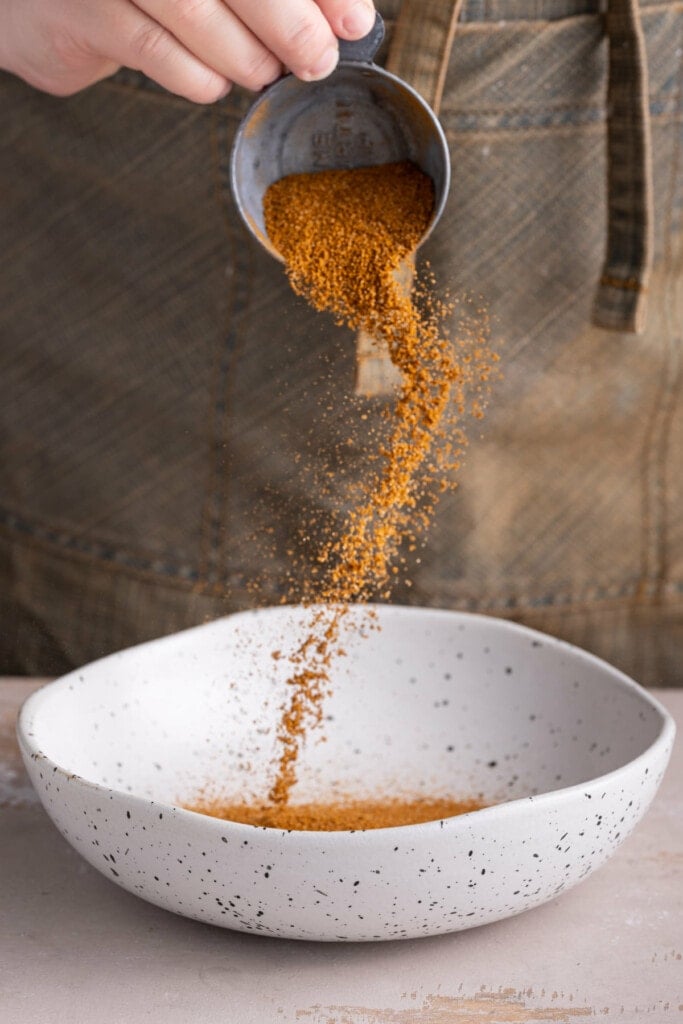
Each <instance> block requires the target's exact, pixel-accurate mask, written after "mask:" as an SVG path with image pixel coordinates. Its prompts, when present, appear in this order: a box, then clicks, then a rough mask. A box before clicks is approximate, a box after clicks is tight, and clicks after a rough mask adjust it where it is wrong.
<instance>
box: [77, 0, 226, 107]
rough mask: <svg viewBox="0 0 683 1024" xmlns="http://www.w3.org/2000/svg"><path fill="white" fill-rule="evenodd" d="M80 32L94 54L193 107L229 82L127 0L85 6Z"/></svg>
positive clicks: (219, 93)
mask: <svg viewBox="0 0 683 1024" xmlns="http://www.w3.org/2000/svg"><path fill="white" fill-rule="evenodd" d="M82 7H83V15H82V19H83V20H82V23H81V25H80V28H79V31H80V33H81V35H84V36H85V38H86V39H87V45H88V46H90V47H91V48H92V50H93V51H95V52H96V53H99V54H101V55H102V56H106V57H108V58H109V59H110V60H114V61H116V62H117V63H118V64H121V65H123V66H124V67H129V68H134V69H135V70H137V71H142V72H143V74H145V75H147V77H148V78H152V79H153V80H154V81H155V82H158V83H159V85H162V86H163V87H164V88H165V89H168V90H169V91H170V92H174V93H176V94H177V95H179V96H184V97H185V98H186V99H189V100H192V101H194V102H195V103H213V102H215V100H217V99H220V98H221V97H223V96H225V95H226V94H227V92H228V91H229V89H230V85H231V82H230V81H229V80H228V78H227V77H226V76H225V75H223V74H221V73H220V72H219V71H217V70H215V69H214V68H212V67H209V66H208V65H207V64H206V63H204V61H202V60H201V59H200V58H199V57H197V56H196V55H195V54H193V53H191V52H190V50H188V49H187V48H186V47H185V46H184V45H183V44H182V43H181V42H180V41H179V40H178V39H176V37H175V36H174V35H173V33H171V32H169V30H168V29H167V28H166V27H165V26H164V25H161V24H160V23H159V22H158V21H156V20H155V19H154V18H152V17H150V16H149V15H148V14H146V13H145V12H144V11H143V10H141V9H140V8H139V7H137V6H135V5H134V4H132V3H129V0H108V2H107V4H106V5H105V4H102V5H101V6H100V5H97V4H96V5H90V4H87V5H86V4H84V5H82Z"/></svg>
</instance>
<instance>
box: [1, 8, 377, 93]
mask: <svg viewBox="0 0 683 1024" xmlns="http://www.w3.org/2000/svg"><path fill="white" fill-rule="evenodd" d="M373 22H374V8H373V4H372V0H135V2H133V0H0V68H3V69H4V70H6V71H11V72H13V73H14V74H16V75H19V76H20V77H21V78H23V79H24V80H25V81H26V82H28V83H29V84H30V85H33V86H35V87H36V88H38V89H42V90H44V91H45V92H49V93H52V94H53V95H55V96H69V95H71V94H73V93H75V92H78V91H79V90H80V89H84V88H86V86H88V85H92V84H93V83H94V82H98V81H99V80H100V79H102V78H107V77H108V76H109V75H112V74H114V72H115V71H117V70H118V69H119V68H120V67H121V66H125V67H129V68H135V69H136V70H139V71H142V72H144V74H146V75H147V76H148V77H149V78H153V79H154V81H155V82H158V83H159V85H162V86H164V88H166V89H169V90H170V91H171V92H174V93H177V94H178V95H180V96H185V97H186V98H187V99H189V100H194V102H196V103H213V102H214V101H215V100H217V99H221V98H222V97H223V96H225V95H226V94H227V93H228V92H229V90H230V87H231V85H232V83H233V82H236V83H237V84H238V85H242V86H245V88H247V89H254V90H257V89H262V88H263V87H264V86H265V85H268V83H269V82H272V81H274V80H275V79H276V78H278V77H279V75H281V74H282V71H283V68H287V69H289V70H290V71H293V72H294V74H295V75H298V77H299V78H302V79H304V80H307V81H312V80H315V79H319V78H325V77H326V76H327V75H328V74H330V72H331V71H333V70H334V67H335V66H336V63H337V59H338V49H337V38H341V39H360V38H361V37H362V36H364V35H366V34H367V33H368V32H369V31H370V29H371V28H372V25H373Z"/></svg>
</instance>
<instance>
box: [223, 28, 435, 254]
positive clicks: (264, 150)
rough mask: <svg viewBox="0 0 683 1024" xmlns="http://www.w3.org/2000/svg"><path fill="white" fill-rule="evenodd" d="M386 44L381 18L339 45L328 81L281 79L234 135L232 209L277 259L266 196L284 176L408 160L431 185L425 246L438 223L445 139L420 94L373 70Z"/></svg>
mask: <svg viewBox="0 0 683 1024" xmlns="http://www.w3.org/2000/svg"><path fill="white" fill-rule="evenodd" d="M383 38H384V22H383V21H382V18H381V17H380V15H379V14H378V15H377V17H376V20H375V25H374V28H373V29H372V31H371V32H370V33H369V34H368V35H367V36H365V37H364V38H363V39H360V40H357V41H355V42H347V41H345V40H341V41H340V43H339V64H338V65H337V68H336V69H335V70H334V71H333V72H332V74H331V75H330V76H329V77H328V78H326V79H324V80H323V81H321V82H302V81H300V80H299V79H298V78H296V77H295V76H294V75H285V76H284V77H283V78H280V79H278V81H277V82H274V83H273V85H271V86H269V87H268V88H267V89H265V90H264V92H263V93H261V95H260V96H259V97H258V99H257V100H256V102H255V103H254V104H253V106H252V107H251V108H250V110H249V111H248V112H247V114H246V116H245V117H244V120H243V121H242V123H241V125H240V127H239V129H238V131H237V135H236V137H235V142H234V145H233V149H232V154H231V161H230V183H231V186H232V192H233V196H234V198H235V203H236V205H237V208H238V210H239V212H240V214H241V215H242V218H243V220H244V222H245V224H246V225H247V227H248V228H249V230H250V231H251V233H252V234H253V235H254V237H255V238H257V239H258V241H259V242H260V243H261V244H262V245H263V246H264V247H265V248H266V249H267V250H268V252H270V253H271V254H272V255H273V256H275V258H276V259H279V260H281V259H282V257H281V256H280V254H279V253H278V252H277V250H276V249H275V248H274V247H273V244H272V243H271V241H270V239H269V238H268V235H267V233H266V228H265V223H264V215H263V196H264V193H265V192H266V189H267V188H268V186H269V185H272V184H273V182H275V181H279V180H280V178H284V177H285V176H286V175H288V174H302V173H309V172H311V171H326V170H333V169H339V168H352V167H368V166H371V165H375V164H386V163H394V162H395V161H400V160H412V161H413V163H415V164H416V165H417V166H418V167H419V168H420V169H421V170H422V171H424V172H425V174H428V175H429V177H430V178H431V179H432V181H433V183H434V209H433V212H432V216H431V220H430V222H429V224H428V225H427V228H426V229H425V232H424V235H423V237H422V241H424V240H425V238H427V236H428V235H429V234H430V233H431V231H432V229H433V227H434V225H435V224H436V222H437V221H438V219H439V217H440V216H441V213H442V211H443V208H444V206H445V204H446V199H447V197H448V189H449V186H450V176H451V165H450V157H449V153H448V144H447V142H446V137H445V135H444V133H443V129H442V127H441V125H440V124H439V121H438V119H437V117H436V115H435V113H434V111H433V110H432V109H431V107H430V106H429V104H428V103H427V102H426V101H425V100H424V99H423V98H422V97H421V96H420V94H419V93H418V92H416V91H415V89H413V88H412V87H411V86H410V85H408V83H407V82H404V81H403V79H401V78H398V76H397V75H392V74H391V73H390V72H389V71H385V70H384V69H383V68H380V67H378V66H377V65H376V64H374V63H373V57H374V56H375V53H376V52H377V49H378V47H379V45H380V43H381V42H382V40H383Z"/></svg>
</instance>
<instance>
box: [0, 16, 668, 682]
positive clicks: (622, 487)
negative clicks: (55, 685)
mask: <svg viewBox="0 0 683 1024" xmlns="http://www.w3.org/2000/svg"><path fill="white" fill-rule="evenodd" d="M383 10H384V13H385V15H386V18H387V23H388V38H387V44H386V46H385V49H384V51H383V56H382V60H386V61H388V63H389V66H390V67H391V68H392V69H393V70H395V71H397V72H398V73H399V74H402V75H403V76H404V77H405V78H407V79H409V80H410V81H412V82H413V83H414V84H415V85H416V86H417V87H418V88H419V89H420V90H421V91H422V92H423V93H424V94H425V95H426V96H427V98H428V99H430V100H431V101H432V102H433V103H434V104H435V106H438V107H439V110H440V116H441V119H442V122H443V124H444V127H445V130H446V134H447V137H448V140H449V143H450V146H451V152H452V161H453V187H452V190H451V194H450V198H449V202H448V206H447V209H446V212H445V214H444V217H443V219H442V221H441V222H440V224H439V227H438V229H437V230H436V231H435V232H434V234H433V236H432V237H431V239H430V240H429V242H428V243H427V245H426V246H425V247H424V253H422V251H421V253H420V258H422V255H424V256H425V257H426V258H428V259H429V261H430V263H431V265H432V267H433V270H434V272H435V275H436V277H437V280H438V281H441V282H443V283H444V284H445V285H446V286H447V287H448V289H449V290H450V291H451V292H452V293H456V294H457V293H460V292H462V293H468V294H473V295H475V296H477V297H481V301H482V302H483V303H484V304H486V305H487V307H488V308H489V310H490V313H491V317H492V324H493V335H494V342H495V343H496V345H498V346H499V348H500V352H501V357H502V358H501V367H502V373H503V377H502V380H501V381H500V382H499V383H498V384H497V385H496V387H495V390H494V394H493V396H492V399H491V402H490V408H489V412H488V414H487V416H486V418H485V420H484V421H483V422H482V423H481V425H479V424H477V427H476V430H473V431H472V435H471V440H470V444H469V448H468V452H467V456H466V460H465V465H464V466H463V468H462V471H461V474H460V485H459V487H458V488H457V489H456V490H455V491H453V492H452V493H447V494H446V495H445V496H444V497H443V499H442V501H441V502H440V504H439V506H438V512H437V514H436V516H435V519H434V523H433V526H432V529H431V532H430V534H429V536H428V538H427V543H426V545H425V547H424V549H423V550H422V551H421V552H420V555H421V562H420V564H419V565H415V566H414V567H412V568H411V573H410V575H411V578H412V583H413V585H412V588H411V589H403V588H402V587H401V586H400V585H399V586H398V587H397V588H396V590H395V593H394V595H393V598H392V599H393V600H394V601H396V602H404V603H415V604H420V605H436V606H444V607H451V608H460V609H467V610H472V611H478V612H483V613H490V614H495V615H501V616H505V617H509V618H511V619H514V620H516V621H520V622H525V623H528V624H530V625H531V626H535V627H537V628H539V629H542V630H546V631H548V632H550V633H553V634H555V635H557V636H561V637H564V638H566V639H568V640H570V641H573V642H575V643H578V644H580V645H581V646H584V647H586V648H588V649H590V650H592V651H594V652H595V653H597V654H598V655H600V656H602V657H605V658H607V659H608V660H610V661H612V662H614V663H615V664H616V665H618V666H620V667H621V668H623V669H624V670H626V671H627V672H630V673H632V674H633V675H634V676H635V677H636V678H637V679H639V680H640V681H642V682H644V683H646V684H651V685H676V684H678V685H681V683H683V669H682V667H681V656H680V651H681V649H682V647H683V517H682V516H681V514H680V509H681V507H682V506H683V494H682V493H681V492H682V491H683V473H682V472H681V469H682V468H683V466H682V456H683V404H682V403H681V401H680V395H681V383H682V376H681V335H682V333H683V308H682V307H683V275H682V273H681V256H682V247H681V238H682V235H681V217H682V213H683V162H682V161H681V142H682V121H683V93H682V87H683V10H681V8H680V6H679V5H678V4H676V3H671V2H664V3H659V2H658V3H649V2H644V3H642V4H641V5H640V6H638V5H637V4H636V3H635V0H609V3H608V4H607V7H606V9H604V10H603V8H602V7H601V6H600V5H599V3H598V0H462V2H460V0H458V2H453V0H448V2H446V0H441V2H440V0H431V2H426V0H420V2H418V0H405V2H404V3H399V2H398V0H390V2H388V3H386V4H384V5H383ZM250 102H251V97H249V96H248V95H247V94H246V93H244V92H241V91H240V90H234V91H233V93H232V94H230V95H229V96H228V97H227V98H226V99H225V100H222V101H221V102H219V103H218V104H216V105H215V106H214V107H211V108H204V107H198V106H194V105H192V104H190V103H188V102H185V101H184V100H182V99H178V98H177V97H174V96H172V95H170V94H168V93H166V92H165V91H163V90H162V89H160V88H158V87H157V86H156V85H154V84H153V83H151V82H150V81H148V80H146V79H145V78H144V77H143V76H141V75H139V74H137V73H134V72H131V71H126V70H124V71H121V72H119V73H118V74H117V75H115V76H114V77H113V78H111V79H109V80H107V81H105V82H102V83H100V84H98V85H96V86H94V87H92V88H90V89H88V90H86V91H84V92H82V93H80V94H78V95H77V96H74V97H72V98H70V99H66V100H64V99H56V98H53V97H50V96H46V95H43V94H41V93H39V92H37V91H35V90H33V89H31V88H30V87H28V86H27V85H25V84H24V83H23V82H21V81H19V80H18V79H16V78H14V77H12V76H10V75H3V76H0V260H1V261H2V273H1V274H0V296H1V301H0V467H1V469H2V474H1V477H0V672H17V673H23V672H29V673H57V672H61V671H64V670H66V669H68V668H70V667H72V666H74V665H78V664H80V663H83V662H85V661H88V660H90V659H92V658H95V657H98V656H100V655H103V654H106V653H107V652H109V651H112V650H115V649H117V648H120V647H123V646H127V645H130V644H133V643H136V642H139V641H142V640H145V639H147V638H150V637H154V636H159V635H162V634H166V633H169V632H171V631H174V630H177V629H180V628H183V627H186V626H190V625H192V624H194V623H198V622H202V621H204V620H206V619H210V618H213V617H215V616H218V615H221V614H224V613H227V612H230V611H232V610H236V609H242V608H245V607H251V606H253V605H254V604H257V603H275V602H279V601H280V600H281V598H282V596H283V594H286V593H287V592H288V586H289V584H288V578H289V576H290V574H291V572H292V566H293V565H294V564H295V563H296V559H297V556H301V555H303V556H304V558H305V557H306V556H307V554H308V555H310V551H309V552H307V551H306V549H305V545H304V548H303V549H300V547H299V545H300V543H301V542H300V541H299V540H297V537H298V536H299V532H300V531H299V528H300V527H301V526H302V525H304V526H305V525H306V524H307V523H309V522H311V523H320V522H321V521H322V522H325V517H326V516H327V517H330V520H332V519H333V518H334V516H335V515H337V514H338V512H339V507H340V503H341V504H342V505H343V502H344V500H345V495H346V494H347V489H348V487H349V485H350V484H352V483H353V481H354V480H355V479H358V478H359V477H361V476H362V475H363V473H364V472H366V471H367V460H366V456H365V452H366V447H367V446H366V437H365V433H366V431H367V429H368V424H369V425H370V426H372V425H373V424H375V423H377V424H379V423H380V422H381V421H382V409H383V408H384V406H385V403H386V401H387V398H386V395H385V394H384V392H385V391H386V386H387V384H388V379H387V375H386V364H385V362H384V361H383V360H382V357H381V354H379V355H378V354H377V353H375V354H374V355H373V356H372V358H371V359H370V360H368V347H367V340H365V341H364V340H363V339H354V338H353V337H352V336H351V334H350V333H349V332H347V331H345V330H343V329H342V328H339V327H337V326H335V325H334V324H333V323H332V322H331V321H330V320H328V319H327V318H326V317H323V316H321V315H319V314H316V313H314V312H313V311H311V310H310V309H308V308H307V306H306V305H305V303H303V302H302V301H301V300H300V299H297V298H296V297H295V296H294V295H293V294H292V292H291V290H290V288H289V286H288V284H287V282H286V280H285V277H284V274H283V272H282V269H281V267H280V266H279V265H278V264H277V263H276V262H275V261H274V260H273V259H272V258H271V257H270V256H269V255H267V254H266V253H265V252H264V251H263V250H262V249H261V248H260V247H259V246H258V245H257V244H256V243H255V242H253V241H252V239H251V238H250V237H249V236H248V234H247V233H246V231H245V230H244V228H243V227H242V225H241V223H240V221H239V220H238V218H237V216H236V214H235V211H234V208H233V204H232V200H231V197H230V191H229V180H228V161H229V153H230V147H231V143H232V140H233V137H234V134H235V131H236V128H237V125H238V123H239V120H240V118H241V117H242V115H243V114H244V112H245V110H246V109H247V107H248V105H249V103H250ZM357 355H358V358H357ZM370 364H371V365H370ZM340 437H344V438H345V439H346V440H347V442H348V443H345V444H344V445H343V446H340V445H339V443H338V442H339V438H340ZM321 480H324V481H325V486H324V487H323V486H321Z"/></svg>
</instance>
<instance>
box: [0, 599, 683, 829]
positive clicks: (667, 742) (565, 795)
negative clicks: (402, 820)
mask: <svg viewBox="0 0 683 1024" xmlns="http://www.w3.org/2000/svg"><path fill="white" fill-rule="evenodd" d="M321 607H325V606H321V605H291V604H290V605H269V606H266V607H262V608H254V609H247V610H245V611H240V612H234V613H232V614H228V615H224V616H221V617H219V618H217V619H213V620H211V621H210V622H205V623H201V624H199V625H197V626H190V627H189V628H188V629H184V630H179V631H177V632H175V633H170V634H167V635H166V636H161V637H156V638H155V639H153V640H147V641H144V642H143V643H140V644H135V645H133V646H131V647H127V648H122V649H121V650H119V651H115V652H113V653H112V654H108V655H105V656H104V657H102V658H97V659H96V660H94V661H91V662H88V663H87V664H86V665H82V666H80V668H77V669H74V670H72V671H71V672H68V673H66V674H65V675H63V676H60V677H59V678H57V679H54V680H52V681H51V682H49V683H46V684H45V685H44V686H41V687H40V688H39V689H38V690H35V691H34V692H33V693H32V694H30V695H29V696H28V697H27V698H26V699H25V700H24V701H23V703H22V705H21V707H20V708H19V712H18V715H17V722H16V735H17V740H18V743H19V747H20V750H21V752H22V755H23V756H24V757H25V758H27V759H30V760H32V761H35V762H38V761H39V760H40V761H43V762H45V763H46V765H47V766H48V768H49V769H51V771H52V773H53V774H58V775H60V776H61V777H62V778H63V779H64V780H65V781H68V782H72V783H73V782H75V783H77V784H79V785H82V786H84V787H86V788H90V789H93V790H95V791H97V792H100V793H108V794H112V795H117V796H120V797H122V798H123V799H125V800H126V801H128V802H132V803H133V804H136V803H137V804H139V805H143V806H146V807H150V806H153V807H155V808H161V809H162V811H163V810H165V811H168V812H169V813H170V814H173V815H180V816H181V819H182V818H183V817H186V816H187V817H188V818H189V819H190V820H192V819H195V820H196V819H201V820H202V821H203V822H204V823H205V827H208V828H209V829H212V828H213V829H214V830H215V831H216V832H225V831H226V830H227V831H228V832H230V831H232V830H234V829H236V830H238V831H237V832H236V838H237V837H240V838H241V837H244V836H245V835H247V834H248V835H251V836H254V833H255V832H262V833H267V834H270V835H271V836H275V835H279V836H281V837H285V836H286V837H288V838H289V837H294V838H295V840H296V841H301V842H303V843H309V842H316V843H320V842H321V840H322V839H323V838H324V839H325V840H326V841H328V842H329V838H328V837H333V841H334V842H337V843H338V842H340V841H347V842H348V841H352V842H353V841H356V842H357V841H358V837H365V839H366V841H367V839H368V838H369V837H372V836H373V835H375V834H376V835H378V836H379V837H384V838H387V837H389V838H391V837H392V836H393V835H395V836H396V837H398V836H402V835H405V834H406V833H405V830H406V829H410V830H411V832H412V834H415V830H416V829H418V830H420V832H423V833H425V832H430V831H441V830H443V829H444V828H445V827H446V826H448V827H449V829H452V827H453V823H457V822H461V821H462V822H466V823H467V822H469V821H471V818H472V815H477V816H478V818H477V820H479V817H480V816H481V815H485V817H486V819H488V818H490V817H491V816H492V815H495V816H501V815H502V816H503V817H508V816H509V815H510V814H518V813H520V808H523V807H528V806H529V804H534V805H538V804H540V805H541V806H543V805H544V804H547V803H549V802H551V801H552V802H555V803H557V801H561V802H565V801H567V800H570V799H574V798H575V797H576V796H577V795H578V794H579V793H582V792H583V793H585V791H586V789H587V788H588V787H591V788H592V787H596V788H599V785H600V784H609V783H610V782H612V781H613V780H614V779H615V778H617V777H618V776H619V775H621V774H623V773H624V772H625V771H626V770H627V769H628V770H637V768H638V766H639V765H640V764H642V763H644V762H645V761H646V760H650V759H651V758H653V757H656V756H657V755H659V754H663V755H664V756H665V762H664V769H666V765H667V763H668V759H669V756H670V753H671V748H672V746H673V740H674V738H675V736H676V723H675V720H674V718H673V716H672V715H671V713H670V712H669V711H668V710H667V708H665V707H664V705H663V704H662V703H661V702H660V701H659V700H657V698H656V697H654V696H653V695H652V694H651V693H650V692H649V691H648V690H647V689H646V688H645V687H644V686H642V685H641V684H640V683H637V682H636V681H635V680H634V679H632V678H631V677H630V676H628V675H626V673H624V672H622V671H621V670H620V669H618V668H616V667H615V666H614V665H611V664H610V663H609V662H607V661H605V660H604V659H603V658H599V657H598V656H597V655H595V654H592V653H591V652H590V651H586V650H584V649H583V648H581V647H578V646H577V645H575V644H572V643H570V642H569V641H567V640H562V639H560V638H558V637H555V636H552V635H551V634H549V633H543V632H541V631H540V630H536V629H533V628H532V627H530V626H525V625H523V624H521V623H517V622H513V621H511V620H510V619H503V618H499V617H497V616H493V615H484V614H481V613H479V612H468V611H460V610H459V609H445V608H430V607H428V606H418V605H382V604H373V603H368V604H363V605H360V604H359V605H351V606H350V607H351V608H358V609H368V610H371V611H378V612H379V613H380V614H384V615H387V614H388V615H390V616H391V615H397V616H399V617H400V616H401V615H406V614H407V615H415V614H416V613H417V615H418V616H420V617H421V616H423V615H424V616H425V617H426V616H427V615H430V616H434V617H437V618H450V619H464V620H466V621H470V622H477V623H481V624H485V625H493V626H494V628H496V629H500V628H502V629H503V631H504V632H510V633H516V634H518V635H522V636H524V637H527V638H529V639H538V640H541V641H542V642H544V643H546V644H548V645H551V646H554V647H556V648H557V647H559V648H561V649H565V650H567V651H568V652H569V653H570V654H571V655H572V656H574V657H577V656H578V659H579V661H583V662H585V663H588V664H591V665H594V666H596V667H598V668H600V669H602V670H603V671H604V670H606V671H607V674H608V675H609V676H611V677H612V678H613V680H614V681H615V682H616V683H618V684H619V686H620V687H622V688H623V689H625V690H629V691H631V692H632V693H634V694H636V696H638V697H639V699H640V700H642V701H643V702H644V703H646V704H648V705H649V706H650V708H651V709H652V710H653V711H655V712H656V713H657V714H658V716H659V719H660V728H659V731H658V733H657V735H656V736H655V738H654V739H653V741H652V742H651V743H650V744H649V746H647V747H646V748H645V749H644V750H643V751H641V753H640V754H638V755H637V756H636V757H634V758H632V759H631V760H630V761H627V762H626V763H625V764H623V765H620V766H619V767H618V768H613V769H612V770H611V771H609V772H605V773H603V774H602V775H596V776H595V777H594V778H592V779H589V780H587V781H585V782H579V783H574V784H572V785H571V786H562V787H560V788H559V789H553V790H549V791H547V792H543V793H536V794H531V795H529V796H523V797H517V798H516V799H514V800H504V801H502V802H501V803H497V804H491V805H489V806H486V807H482V808H480V809H479V810H475V811H467V812H465V813H464V814H458V815H452V816H449V817H445V818H437V819H435V820H433V821H425V822H418V823H416V824H408V825H392V826H388V827H382V828H373V829H339V830H331V829H330V830H327V829H326V830H315V829H308V830H302V829H282V828H274V827H271V826H267V825H250V824H245V823H244V822H238V821H231V820H229V819H224V818H216V817H213V816H212V815H208V814H202V813H200V812H198V811H192V810H189V809H188V808H186V807H183V806H182V805H180V804H174V803H167V802H166V801H162V800H152V799H151V798H149V797H144V796H141V795H140V794H136V793H129V792H127V791H125V790H122V789H118V788H117V787H115V786H105V785H102V784H101V783H97V782H93V781H92V780H90V779H86V778H85V777H84V776H82V775H79V774H78V773H76V772H71V771H69V770H68V769H67V768H65V767H64V766H63V765H60V764H58V763H57V762H56V761H54V760H53V759H52V758H51V757H50V756H49V754H46V753H45V752H44V751H42V750H41V749H40V748H39V747H38V745H37V743H36V742H34V740H33V737H32V734H31V733H30V732H29V729H30V728H31V725H32V722H33V720H34V719H35V716H36V714H37V713H39V712H40V707H41V704H43V703H44V702H45V700H46V699H48V697H49V696H51V695H52V694H53V693H54V691H55V689H57V690H60V689H64V688H66V687H68V686H69V684H70V683H71V682H72V680H73V678H74V676H77V675H78V673H79V672H83V670H84V669H89V668H91V667H93V666H95V665H100V664H103V663H105V662H107V661H113V660H118V659H119V658H121V656H122V655H126V654H128V653H130V652H134V651H136V650H139V649H141V648H145V649H148V648H150V647H152V646H157V645H159V644H168V642H169V641H174V642H178V641H179V640H182V638H184V637H187V636H188V635H190V634H195V633H199V632H200V631H206V630H211V629H212V628H213V629H216V627H217V626H220V624H221V623H224V622H227V621H231V622H234V621H235V620H238V619H240V618H247V617H250V618H252V617H258V616H259V615H263V614H264V613H265V614H273V613H276V614H277V613H280V614H283V615H285V614H286V613H287V612H288V611H289V612H290V613H291V612H292V611H294V610H296V611H297V612H300V611H303V610H306V611H314V610H315V609H316V608H321ZM327 607H329V606H327ZM667 748H668V750H667ZM302 837H305V838H302ZM370 841H372V840H371V839H370Z"/></svg>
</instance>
